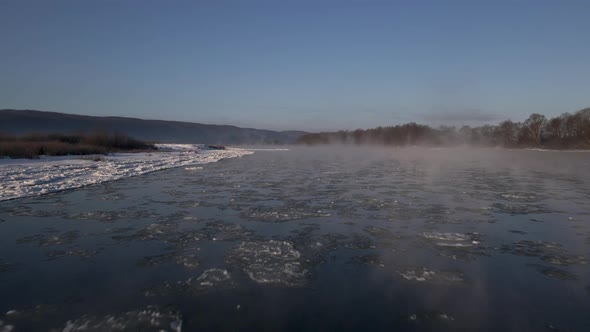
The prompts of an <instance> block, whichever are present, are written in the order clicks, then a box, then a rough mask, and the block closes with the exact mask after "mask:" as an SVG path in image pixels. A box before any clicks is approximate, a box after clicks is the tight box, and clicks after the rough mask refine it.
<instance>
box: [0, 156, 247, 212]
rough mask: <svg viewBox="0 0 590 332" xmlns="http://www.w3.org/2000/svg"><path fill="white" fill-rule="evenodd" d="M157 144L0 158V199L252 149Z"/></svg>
mask: <svg viewBox="0 0 590 332" xmlns="http://www.w3.org/2000/svg"><path fill="white" fill-rule="evenodd" d="M157 147H158V149H159V150H160V151H156V152H143V153H116V154H111V155H107V156H61V157H42V158H40V159H35V160H29V159H0V201H4V200H9V199H15V198H21V197H27V196H36V195H42V194H47V193H51V192H56V191H60V190H66V189H73V188H79V187H83V186H87V185H91V184H96V183H101V182H106V181H114V180H118V179H122V178H126V177H130V176H136V175H141V174H146V173H149V172H154V171H159V170H163V169H168V168H174V167H185V166H193V167H194V165H197V164H207V163H211V162H217V161H219V160H221V159H225V158H236V157H242V156H245V155H249V154H253V153H254V151H251V150H246V149H237V148H227V149H225V150H206V149H205V146H204V145H201V144H157ZM94 159H97V161H95V160H94Z"/></svg>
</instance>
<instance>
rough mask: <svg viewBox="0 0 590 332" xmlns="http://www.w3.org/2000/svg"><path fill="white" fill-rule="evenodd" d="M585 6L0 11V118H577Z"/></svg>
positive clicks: (58, 6)
mask: <svg viewBox="0 0 590 332" xmlns="http://www.w3.org/2000/svg"><path fill="white" fill-rule="evenodd" d="M589 15H590V1H587V0H582V1H575V0H568V1H561V0H551V1H546V0H534V1H527V0H513V1H500V0H494V1H478V0H466V1H455V0H448V1H438V0H433V1H420V0H417V1H370V0H365V1H361V0H356V1H352V0H351V1H347V0H339V1H328V0H314V1H306V0H296V1H280V0H275V1H256V0H247V1H246V0H242V1H225V0H212V1H198V0H192V1H180V0H171V1H164V0H161V1H150V0H137V1H124V0H117V1H115V0H100V1H99V0H95V1H90V0H71V1H63V0H52V1H47V0H39V1H30V0H0V109H2V108H13V109H36V110H44V111H54V112H64V113H75V114H87V115H98V116H106V115H109V116H110V115H115V116H130V117H137V118H144V119H164V120H179V121H190V122H201V123H217V124H234V125H238V126H245V127H253V128H265V129H274V130H287V129H297V130H309V131H321V130H337V129H355V128H370V127H376V126H386V125H395V124H399V123H405V122H411V121H415V122H419V123H426V124H431V125H441V124H446V125H449V124H455V125H463V124H470V125H478V124H485V123H497V122H499V121H501V120H504V119H507V118H510V119H512V120H514V121H521V120H524V119H526V117H528V115H529V114H531V113H534V112H536V113H542V114H545V115H547V116H555V115H558V114H561V113H563V112H574V111H576V110H579V109H581V108H584V107H589V106H590V81H588V78H589V77H590V20H589V19H588V16H589Z"/></svg>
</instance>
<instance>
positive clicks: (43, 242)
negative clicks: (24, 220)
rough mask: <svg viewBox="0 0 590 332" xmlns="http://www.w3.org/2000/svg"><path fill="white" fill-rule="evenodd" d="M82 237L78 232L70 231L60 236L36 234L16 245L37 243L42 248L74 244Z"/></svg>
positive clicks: (24, 238)
mask: <svg viewBox="0 0 590 332" xmlns="http://www.w3.org/2000/svg"><path fill="white" fill-rule="evenodd" d="M79 237H80V232H78V231H68V232H63V233H58V234H49V235H44V234H36V235H32V236H26V237H23V238H20V239H17V240H16V243H37V245H38V246H40V247H45V246H59V245H65V244H72V243H73V242H74V241H76V240H77V239H78V238H79Z"/></svg>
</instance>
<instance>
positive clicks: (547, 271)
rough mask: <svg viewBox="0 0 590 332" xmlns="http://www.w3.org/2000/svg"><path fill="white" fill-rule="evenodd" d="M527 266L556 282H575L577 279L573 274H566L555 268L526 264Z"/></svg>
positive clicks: (564, 271)
mask: <svg viewBox="0 0 590 332" xmlns="http://www.w3.org/2000/svg"><path fill="white" fill-rule="evenodd" d="M527 266H529V267H532V268H534V269H536V270H537V271H539V272H540V273H543V274H544V275H546V276H548V277H551V278H554V279H558V280H577V279H578V277H577V276H576V275H575V274H573V273H571V272H568V271H566V270H563V269H558V268H556V267H552V266H544V265H540V264H527Z"/></svg>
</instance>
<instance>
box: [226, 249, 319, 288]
mask: <svg viewBox="0 0 590 332" xmlns="http://www.w3.org/2000/svg"><path fill="white" fill-rule="evenodd" d="M226 261H227V262H228V263H229V264H235V265H237V266H239V267H240V268H242V270H243V271H244V272H245V273H246V274H247V275H248V276H249V277H250V279H252V280H254V281H256V282H258V283H261V284H282V285H285V286H291V287H294V286H302V285H304V284H305V283H306V282H307V278H308V275H309V273H308V271H307V269H305V268H304V266H303V264H302V263H301V255H300V253H299V251H297V250H295V249H294V248H293V244H292V243H290V242H287V241H277V240H270V241H256V242H243V243H242V244H240V245H239V246H237V247H235V248H234V249H232V250H231V251H230V252H229V254H228V256H227V257H226Z"/></svg>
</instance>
